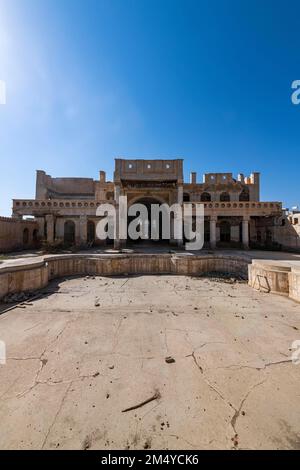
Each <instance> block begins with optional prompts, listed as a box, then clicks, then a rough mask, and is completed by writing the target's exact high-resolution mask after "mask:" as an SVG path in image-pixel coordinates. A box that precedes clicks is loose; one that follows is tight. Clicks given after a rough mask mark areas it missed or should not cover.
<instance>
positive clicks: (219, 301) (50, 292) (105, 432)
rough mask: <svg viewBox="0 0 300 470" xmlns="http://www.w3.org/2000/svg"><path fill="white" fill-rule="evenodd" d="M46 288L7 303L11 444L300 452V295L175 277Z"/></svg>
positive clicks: (0, 376) (6, 414)
mask: <svg viewBox="0 0 300 470" xmlns="http://www.w3.org/2000/svg"><path fill="white" fill-rule="evenodd" d="M44 294H45V295H43V296H41V297H40V298H37V299H35V300H32V301H28V302H27V304H26V305H24V306H23V308H21V307H22V306H21V307H18V308H15V309H13V310H11V311H8V312H5V313H3V314H2V315H1V310H0V339H1V340H2V341H5V343H6V354H7V362H6V365H0V422H1V430H0V448H1V449H12V448H14V449H119V448H120V449H150V448H151V449H263V448H264V449H276V448H278V449H290V448H291V449H299V448H300V365H299V366H297V365H295V364H293V363H292V362H291V345H292V342H293V341H295V340H297V339H300V305H299V304H297V303H295V302H293V301H292V300H289V299H287V298H284V297H281V296H276V295H272V294H264V293H261V292H257V291H255V290H253V289H251V288H250V287H249V286H248V285H247V284H246V283H235V282H232V283H229V282H224V281H221V280H220V281H219V280H216V279H208V278H201V277H200V278H193V277H185V276H168V275H164V276H157V275H153V276H129V277H126V276H120V277H86V278H69V279H61V280H59V281H53V282H52V283H50V284H49V286H48V287H47V288H46V289H44ZM1 308H2V311H3V310H4V309H5V308H7V305H2V306H1ZM169 356H170V357H171V358H173V359H174V360H175V362H171V363H168V362H166V360H165V359H166V358H167V357H169ZM155 393H159V398H156V399H154V400H152V401H150V402H148V403H146V404H144V405H143V406H140V407H139V408H136V409H134V410H130V411H127V412H122V411H123V410H124V409H126V408H130V407H134V406H136V405H138V404H141V403H142V402H145V401H147V400H148V399H149V398H151V397H153V395H154V394H155Z"/></svg>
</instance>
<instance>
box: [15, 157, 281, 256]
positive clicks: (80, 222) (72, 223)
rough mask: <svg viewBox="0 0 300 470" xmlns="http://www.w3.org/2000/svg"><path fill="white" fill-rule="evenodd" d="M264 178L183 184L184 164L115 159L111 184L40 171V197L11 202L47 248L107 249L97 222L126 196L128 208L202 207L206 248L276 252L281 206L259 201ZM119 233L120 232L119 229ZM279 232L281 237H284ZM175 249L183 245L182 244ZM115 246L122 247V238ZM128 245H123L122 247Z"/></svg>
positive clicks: (219, 177) (209, 177) (212, 177)
mask: <svg viewBox="0 0 300 470" xmlns="http://www.w3.org/2000/svg"><path fill="white" fill-rule="evenodd" d="M259 193H260V175H259V173H252V174H251V176H249V177H244V175H242V174H239V175H238V177H237V178H234V177H233V176H232V173H208V174H205V175H204V177H203V182H202V183H199V182H197V175H196V173H191V176H190V182H189V183H186V182H184V179H183V160H181V159H175V160H125V159H116V160H115V171H114V180H113V182H110V181H106V175H105V172H103V171H100V175H99V180H93V179H91V178H52V177H51V176H49V175H47V174H46V173H45V172H44V171H40V170H39V171H37V178H36V198H35V199H32V200H19V199H18V200H17V199H15V200H13V215H14V217H22V216H24V215H32V216H34V217H35V218H36V220H37V223H38V225H39V237H40V238H41V239H44V238H45V239H46V240H47V241H48V242H49V243H53V242H54V241H65V242H66V243H71V244H75V245H78V246H86V245H92V244H99V243H100V244H103V243H104V242H103V241H100V240H97V239H96V236H95V226H96V223H97V221H98V220H99V218H97V216H96V209H97V207H98V206H99V205H100V204H101V203H107V202H110V203H112V204H114V206H115V207H116V210H117V211H118V207H119V197H120V196H121V195H124V196H127V200H128V206H130V205H131V204H133V203H136V202H143V203H144V204H150V203H167V204H169V205H172V204H173V203H179V204H180V205H182V206H183V205H184V203H186V202H193V203H202V204H204V214H205V246H207V247H210V248H212V249H214V248H215V247H216V246H220V247H225V248H226V247H244V248H246V249H247V248H249V246H251V245H253V246H255V247H265V246H267V247H268V246H269V247H274V246H275V247H276V241H277V239H276V237H277V232H280V230H278V229H276V227H282V206H281V203H280V202H277V201H275V202H261V201H260V195H259ZM116 232H117V234H118V228H117V231H116ZM280 233H281V232H280ZM170 243H171V244H175V243H176V244H179V245H182V244H184V240H177V241H175V240H174V239H173V238H172V236H171V238H170ZM114 244H115V247H120V240H119V239H118V236H117V237H116V239H115V241H114ZM123 245H124V243H123Z"/></svg>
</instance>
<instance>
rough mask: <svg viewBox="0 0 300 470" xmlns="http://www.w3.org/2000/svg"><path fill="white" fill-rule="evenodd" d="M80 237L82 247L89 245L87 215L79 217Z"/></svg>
mask: <svg viewBox="0 0 300 470" xmlns="http://www.w3.org/2000/svg"><path fill="white" fill-rule="evenodd" d="M79 237H80V245H86V243H87V217H86V215H80V216H79Z"/></svg>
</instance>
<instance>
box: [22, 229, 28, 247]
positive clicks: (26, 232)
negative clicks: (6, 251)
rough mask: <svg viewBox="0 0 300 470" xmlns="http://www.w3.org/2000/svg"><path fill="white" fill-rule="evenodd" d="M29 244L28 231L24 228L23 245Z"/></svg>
mask: <svg viewBox="0 0 300 470" xmlns="http://www.w3.org/2000/svg"><path fill="white" fill-rule="evenodd" d="M28 242H29V230H28V228H24V230H23V245H28Z"/></svg>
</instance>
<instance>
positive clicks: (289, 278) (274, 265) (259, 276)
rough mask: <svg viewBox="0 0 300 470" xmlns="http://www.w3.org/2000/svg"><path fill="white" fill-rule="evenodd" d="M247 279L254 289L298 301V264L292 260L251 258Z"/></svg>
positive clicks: (299, 274)
mask: <svg viewBox="0 0 300 470" xmlns="http://www.w3.org/2000/svg"><path fill="white" fill-rule="evenodd" d="M248 279H249V280H248V284H249V286H251V287H253V288H254V289H257V290H260V291H262V292H272V293H274V294H279V295H285V296H287V297H290V298H291V299H293V300H296V301H297V302H300V266H299V265H297V264H294V263H293V262H288V261H266V260H262V261H259V260H253V261H252V264H249V267H248Z"/></svg>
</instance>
